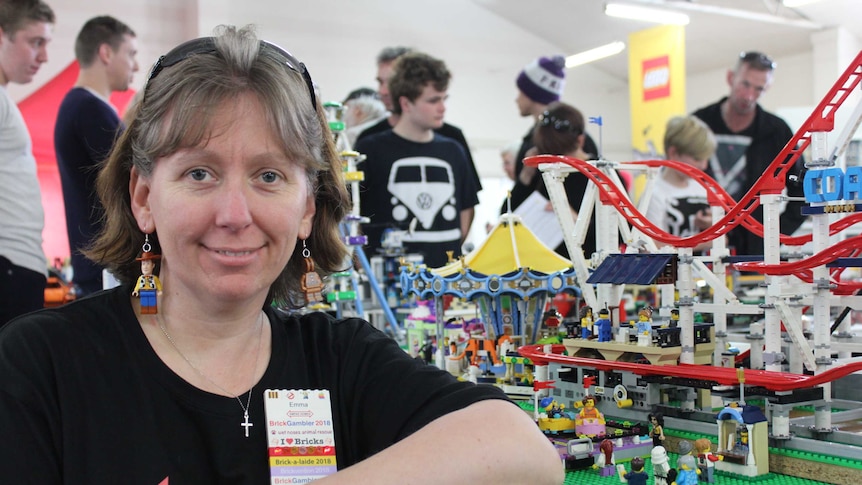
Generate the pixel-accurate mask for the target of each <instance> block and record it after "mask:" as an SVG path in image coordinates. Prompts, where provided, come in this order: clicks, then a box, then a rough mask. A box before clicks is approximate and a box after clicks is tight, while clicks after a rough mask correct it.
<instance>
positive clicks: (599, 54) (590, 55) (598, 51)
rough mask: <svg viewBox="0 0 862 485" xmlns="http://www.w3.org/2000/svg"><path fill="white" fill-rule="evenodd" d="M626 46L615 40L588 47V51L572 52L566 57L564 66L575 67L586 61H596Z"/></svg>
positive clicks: (618, 51)
mask: <svg viewBox="0 0 862 485" xmlns="http://www.w3.org/2000/svg"><path fill="white" fill-rule="evenodd" d="M625 48H626V44H625V42H621V41H616V42H611V43H610V44H605V45H603V46H600V47H596V48H595V49H590V50H588V51H583V52H579V53H577V54H572V55H570V56H568V57H566V67H575V66H580V65H581V64H586V63H588V62H593V61H597V60H599V59H604V58H605V57H610V56H612V55H614V54H619V53H620V52H622V51H623V49H625Z"/></svg>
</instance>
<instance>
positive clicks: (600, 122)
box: [589, 116, 602, 126]
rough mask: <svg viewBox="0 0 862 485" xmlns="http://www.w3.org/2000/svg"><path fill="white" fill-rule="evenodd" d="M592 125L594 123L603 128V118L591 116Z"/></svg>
mask: <svg viewBox="0 0 862 485" xmlns="http://www.w3.org/2000/svg"><path fill="white" fill-rule="evenodd" d="M589 121H590V123H594V124H596V125H599V126H602V117H601V116H590V120H589Z"/></svg>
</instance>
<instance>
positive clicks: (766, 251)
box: [760, 194, 784, 372]
mask: <svg viewBox="0 0 862 485" xmlns="http://www.w3.org/2000/svg"><path fill="white" fill-rule="evenodd" d="M780 198H781V195H780V194H764V195H761V196H760V203H761V205H762V206H763V233H764V237H763V258H764V262H765V263H766V264H770V265H774V264H778V263H779V260H780V253H779V242H778V241H779V240H778V234H780V227H779V223H778V219H779V215H780V214H779V204H780ZM765 281H766V298H765V304H764V329H763V335H764V337H765V338H766V342H765V346H766V348H765V351H764V354H763V357H764V361H765V364H766V370H770V371H776V372H780V371H781V363H782V361H783V360H784V356H783V355H782V354H781V319H780V318H779V316H778V310H777V308H776V303H777V302H778V300H779V297H780V293H781V287H782V284H781V283H782V277H781V276H773V275H767V276H766V277H765Z"/></svg>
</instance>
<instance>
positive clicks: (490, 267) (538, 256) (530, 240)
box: [431, 214, 572, 276]
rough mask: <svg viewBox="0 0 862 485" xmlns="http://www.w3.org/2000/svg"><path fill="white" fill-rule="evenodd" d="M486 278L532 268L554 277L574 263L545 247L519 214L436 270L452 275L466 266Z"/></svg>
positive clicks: (504, 218) (505, 219)
mask: <svg viewBox="0 0 862 485" xmlns="http://www.w3.org/2000/svg"><path fill="white" fill-rule="evenodd" d="M465 266H466V267H468V268H470V269H471V270H472V271H474V272H477V273H482V274H486V275H493V274H497V275H502V274H507V273H511V272H512V271H518V270H521V269H525V268H526V269H530V270H533V271H538V272H540V273H545V274H551V273H555V272H557V271H563V270H565V269H566V268H571V267H572V262H571V261H569V260H568V259H566V258H564V257H562V256H560V255H559V254H557V253H556V252H555V251H554V250H553V249H551V248H549V247H547V246H545V245H544V244H543V243H542V242H541V241H539V239H538V238H537V237H536V236H535V235H534V234H533V233H532V232H531V231H530V229H529V228H527V226H525V225H524V224H523V223H522V222H521V217H520V216H517V215H515V214H503V215H502V216H500V220H499V221H498V222H497V225H496V226H494V229H493V230H492V231H491V233H490V234H488V238H487V239H486V240H485V242H484V243H482V245H481V246H479V247H478V248H476V249H475V250H473V252H471V253H470V254H468V255H466V256H465V257H464V258H463V260H462V259H459V260H456V261H453V262H451V263H449V264H447V265H446V266H443V267H440V268H436V269H432V270H431V272H432V273H435V274H438V275H440V276H449V275H452V274H455V273H457V272H459V271H461V270H462V269H463V268H464V267H465Z"/></svg>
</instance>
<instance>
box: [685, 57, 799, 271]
mask: <svg viewBox="0 0 862 485" xmlns="http://www.w3.org/2000/svg"><path fill="white" fill-rule="evenodd" d="M774 70H775V63H774V62H773V61H772V59H770V58H769V57H768V56H766V55H765V54H762V53H760V52H743V53H742V54H740V56H739V58H738V59H737V61H736V66H735V68H734V69H731V70H728V71H727V84H728V86H730V94H729V95H728V96H726V97H724V98H722V99H721V100H719V101H718V102H717V103H714V104H711V105H709V106H706V107H704V108H701V109H699V110H697V111H695V112H694V116H697V117H698V118H700V119H701V120H703V121H704V122H705V123H706V124H707V125H708V126H709V128H710V129H711V130H712V131H713V133H714V134H715V139H716V142H717V144H718V146H717V149H716V151H715V154H714V155H713V156H712V158H711V159H710V161H709V165H708V167H707V170H706V172H707V173H708V174H709V175H710V176H712V177H713V178H715V180H716V181H717V182H718V183H719V184H720V185H721V186H722V187H724V189H725V190H726V191H727V192H728V193H729V194H730V195H731V197H733V198H734V200H736V201H739V200H740V199H741V198H742V197H743V196H744V195H745V193H746V192H748V190H749V189H750V188H751V187H752V186H753V185H754V184H755V183H756V182H757V180H758V179H759V178H760V177H761V176H762V175H763V173H764V172H765V170H766V168H767V167H768V166H769V165H770V164H771V163H772V161H773V160H774V159H775V157H776V156H777V155H778V154H779V153H780V152H781V150H782V149H783V148H784V146H785V145H786V144H787V142H788V141H790V139H791V138H792V137H793V131H792V130H791V129H790V127H789V126H787V123H785V122H784V120H782V119H781V118H779V117H778V116H776V115H774V114H772V113H769V112H767V111H766V110H764V109H763V108H762V107H761V106H760V105H759V104H758V103H757V101H758V99H760V96H761V95H762V94H763V93H765V92H766V90H767V89H769V86H770V85H771V84H772V77H773V71H774ZM803 166H804V160H803V159H802V157H801V156H800V157H799V160H798V161H797V163H796V167H795V168H794V169H792V170H790V172H788V179H789V180H788V182H787V193H788V195H789V196H795V197H802V195H803V194H802V171H803V170H804V169H803V168H802V167H803ZM790 177H794V178H796V180H793V179H790ZM801 207H802V202H800V201H793V200H791V201H789V202H788V203H787V206H786V207H785V209H784V211H783V212H782V214H781V219H780V226H781V232H782V233H783V234H792V233H793V232H794V231H796V229H798V228H799V226H800V225H802V222H803V221H804V220H805V218H804V216H803V215H802V213H801ZM753 215H754V217H755V218H757V220H758V221H761V222H762V221H763V208H762V207H758V208H757V210H756V211H754V213H753ZM729 245H730V246H731V247H732V248H734V249H735V250H736V254H738V255H762V254H763V238H761V237H760V236H757V235H755V234H753V233H751V232H750V231H748V230H746V229H744V228H741V227H738V228H737V229H734V230H733V231H731V232H730V234H729Z"/></svg>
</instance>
